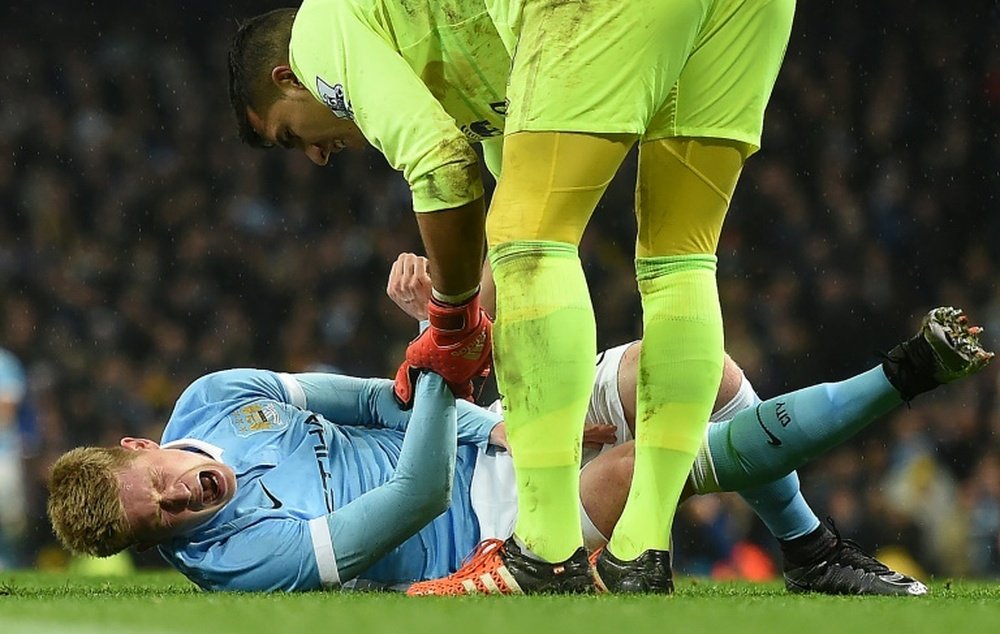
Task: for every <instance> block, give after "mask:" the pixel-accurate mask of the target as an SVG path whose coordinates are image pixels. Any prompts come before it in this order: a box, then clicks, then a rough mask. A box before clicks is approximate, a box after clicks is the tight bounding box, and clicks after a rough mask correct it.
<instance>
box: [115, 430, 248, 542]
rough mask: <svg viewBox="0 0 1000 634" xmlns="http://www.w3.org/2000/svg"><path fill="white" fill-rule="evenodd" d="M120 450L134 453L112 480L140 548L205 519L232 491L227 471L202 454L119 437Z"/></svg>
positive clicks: (231, 477) (230, 473) (233, 483)
mask: <svg viewBox="0 0 1000 634" xmlns="http://www.w3.org/2000/svg"><path fill="white" fill-rule="evenodd" d="M121 446H122V447H124V448H125V449H130V450H132V451H136V452H137V455H136V457H135V459H134V460H133V461H132V463H131V464H130V465H129V467H128V468H127V469H125V470H124V471H122V472H120V473H119V475H118V477H119V480H120V481H121V493H120V496H121V502H122V507H123V508H124V509H125V518H126V520H127V521H128V524H129V526H130V527H131V529H132V534H133V537H134V538H135V539H136V541H137V542H138V543H139V545H140V546H149V545H153V544H156V543H159V542H161V541H163V540H165V539H167V538H169V537H171V536H173V535H176V534H178V533H180V532H182V531H183V530H184V529H186V528H189V527H192V526H195V525H197V524H199V523H200V522H202V521H204V520H205V519H208V518H209V517H210V516H212V515H213V514H215V512H216V511H218V510H219V509H220V508H222V506H223V505H225V504H226V503H227V502H229V500H231V499H232V498H233V494H234V493H235V492H236V474H235V473H234V472H233V470H232V469H231V468H230V467H229V466H227V465H225V464H223V463H221V462H219V461H217V460H213V459H211V458H209V457H208V456H205V455H204V454H200V453H195V452H191V451H185V450H183V449H162V448H161V447H160V446H159V445H158V444H157V443H156V442H154V441H152V440H147V439H145V438H123V439H122V440H121Z"/></svg>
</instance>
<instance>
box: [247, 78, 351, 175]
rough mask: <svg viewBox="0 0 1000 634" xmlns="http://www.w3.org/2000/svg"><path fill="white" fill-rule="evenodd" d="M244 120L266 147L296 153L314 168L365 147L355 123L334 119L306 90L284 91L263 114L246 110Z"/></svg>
mask: <svg viewBox="0 0 1000 634" xmlns="http://www.w3.org/2000/svg"><path fill="white" fill-rule="evenodd" d="M247 120H248V121H249V122H250V125H251V126H252V127H253V129H254V131H255V132H256V133H257V134H258V135H259V136H260V137H261V139H263V141H264V143H265V144H267V145H268V146H270V147H282V148H285V149H286V150H298V151H300V152H303V153H304V154H305V155H306V156H307V157H309V160H311V161H312V162H313V163H315V164H317V165H326V164H327V163H328V162H329V161H330V157H331V156H332V155H334V154H337V153H339V152H340V151H342V150H345V149H351V150H360V149H364V148H365V147H366V146H367V145H368V141H367V140H366V139H365V137H364V135H362V134H361V130H360V129H359V128H358V126H357V125H356V124H355V123H354V121H352V120H350V119H342V118H340V117H337V116H336V115H335V114H333V113H332V112H331V111H330V109H329V108H328V107H327V106H326V105H324V104H322V103H320V102H318V101H316V99H314V98H313V96H312V94H311V93H310V92H309V91H308V90H306V89H305V88H294V87H293V88H291V89H287V90H285V91H283V92H282V94H281V96H280V97H279V98H278V99H277V100H276V101H275V102H274V103H272V104H271V105H270V106H269V107H268V108H267V111H266V112H264V113H263V114H260V113H257V112H256V111H254V110H252V109H248V110H247Z"/></svg>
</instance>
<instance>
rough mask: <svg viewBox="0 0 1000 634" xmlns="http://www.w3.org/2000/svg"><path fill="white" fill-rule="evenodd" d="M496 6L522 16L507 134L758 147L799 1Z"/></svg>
mask: <svg viewBox="0 0 1000 634" xmlns="http://www.w3.org/2000/svg"><path fill="white" fill-rule="evenodd" d="M508 2H509V4H508ZM491 4H492V5H493V6H492V7H491V13H492V14H493V15H494V16H496V15H497V14H499V15H508V16H517V20H516V24H514V25H513V26H511V25H506V26H507V28H510V29H511V31H512V35H513V36H514V37H515V38H516V45H515V46H516V47H515V50H514V51H513V63H512V66H511V76H510V84H509V86H508V89H507V97H508V99H509V100H510V105H509V108H508V112H507V121H506V133H507V134H511V133H514V132H521V131H563V132H592V133H633V134H638V135H640V136H641V137H642V140H643V141H650V140H654V139H660V138H664V137H675V136H697V137H710V138H723V139H732V140H735V141H742V142H744V143H747V144H749V145H751V146H752V147H753V148H754V149H757V148H758V147H759V146H760V135H761V128H762V126H763V119H764V108H765V106H766V105H767V101H768V98H769V97H770V95H771V90H772V88H773V87H774V81H775V78H776V77H777V74H778V69H779V68H780V66H781V61H782V58H783V57H784V54H785V48H786V47H787V45H788V38H789V34H790V32H791V26H792V16H793V13H794V9H795V2H794V0H626V1H622V0H575V1H574V0H566V1H562V2H555V1H551V0H545V1H537V0H492V2H491ZM518 4H519V5H520V6H517V5H518ZM498 5H505V6H498ZM498 28H501V30H502V28H503V27H502V26H501V25H498Z"/></svg>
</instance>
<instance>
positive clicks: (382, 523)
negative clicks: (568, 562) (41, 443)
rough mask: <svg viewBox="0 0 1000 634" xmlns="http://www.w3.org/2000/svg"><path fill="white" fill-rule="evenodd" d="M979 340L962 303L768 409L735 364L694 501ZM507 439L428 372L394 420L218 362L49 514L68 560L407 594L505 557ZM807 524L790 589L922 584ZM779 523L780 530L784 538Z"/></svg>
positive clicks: (625, 435) (828, 440) (839, 436)
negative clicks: (158, 431)
mask: <svg viewBox="0 0 1000 634" xmlns="http://www.w3.org/2000/svg"><path fill="white" fill-rule="evenodd" d="M979 332H980V329H979V328H976V327H970V326H968V324H967V320H966V318H965V316H964V315H963V314H962V313H961V311H958V310H955V309H951V308H939V309H935V310H933V311H931V312H930V313H928V315H927V316H926V317H925V319H924V322H923V325H922V326H921V329H920V331H919V332H918V333H917V335H916V336H914V337H913V338H912V339H910V340H909V341H907V342H904V343H902V344H900V345H899V346H897V347H896V348H894V349H893V350H892V351H890V352H889V354H888V355H887V358H886V359H885V360H884V361H883V362H882V363H881V364H880V365H879V366H876V367H875V368H872V369H871V370H868V371H867V372H864V373H862V374H859V375H857V376H855V377H852V378H849V379H847V380H845V381H840V382H837V383H826V384H822V385H816V386H812V387H808V388H805V389H803V390H799V391H796V392H792V393H790V394H786V395H783V396H780V397H778V398H774V399H770V400H768V401H764V402H762V403H761V402H759V400H758V399H757V398H756V396H755V395H754V394H753V390H752V388H751V387H750V386H749V383H747V381H746V379H745V378H744V377H742V373H740V375H739V385H738V387H737V389H736V390H735V394H734V395H733V396H732V397H731V398H728V399H726V402H725V403H723V404H722V406H720V407H717V408H716V413H715V414H714V415H713V421H717V422H715V424H713V425H711V426H710V427H709V430H708V433H707V434H706V436H705V438H704V441H703V444H702V446H701V449H700V450H699V453H698V459H697V461H696V463H695V465H694V468H693V469H692V472H691V477H690V480H689V483H688V486H687V488H686V490H685V492H684V496H685V497H686V496H690V495H696V494H703V493H712V492H716V491H742V492H743V493H744V496H745V497H747V498H748V499H751V498H753V497H754V495H755V494H753V493H751V492H753V491H755V490H760V488H761V487H762V486H764V485H767V484H768V483H771V482H774V481H776V480H779V479H781V478H783V477H786V476H787V475H788V474H790V473H791V472H792V471H793V470H794V469H795V468H797V467H799V466H801V465H802V464H803V463H805V462H806V461H808V460H809V459H810V458H812V457H814V456H816V455H818V454H819V453H821V452H823V451H825V450H827V449H829V448H831V447H833V446H836V445H837V444H839V443H841V442H843V441H844V440H845V439H846V438H848V437H850V436H851V435H852V434H854V433H856V432H857V431H858V430H860V429H862V428H864V427H865V426H866V425H868V424H869V423H871V422H873V421H874V420H875V419H877V418H878V417H879V416H881V415H883V414H885V413H887V412H889V411H890V410H892V409H893V408H895V407H898V406H899V405H901V404H902V403H904V402H907V401H909V400H911V399H912V398H914V397H915V396H917V395H918V394H920V393H922V392H925V391H928V390H930V389H933V388H934V387H936V386H938V385H940V384H942V383H946V382H949V381H952V380H955V379H958V378H961V377H964V376H967V375H969V374H972V373H974V372H976V371H978V370H980V369H981V368H982V367H984V366H985V365H986V363H987V362H988V361H989V360H990V358H991V357H992V354H991V353H988V352H986V351H985V350H983V348H982V347H981V346H980V345H979V341H978V336H979ZM634 348H635V345H634V344H631V345H629V346H622V347H619V348H616V349H612V350H609V351H607V352H606V353H604V354H602V355H601V356H600V357H599V358H598V371H597V380H596V382H595V386H594V393H593V398H592V400H591V407H590V411H589V413H588V425H589V427H588V433H587V435H586V437H585V442H586V443H587V444H588V445H589V446H602V445H606V446H603V448H602V449H601V450H600V451H593V450H591V451H582V452H581V458H582V459H581V467H582V470H581V474H580V477H581V501H580V502H581V517H582V522H583V525H584V527H585V529H584V530H585V534H586V539H587V545H588V547H589V548H591V549H595V548H598V547H600V546H601V545H602V544H603V543H604V541H605V537H604V536H606V535H609V534H610V532H611V530H612V528H613V526H614V523H615V521H616V520H617V518H618V514H619V513H620V512H621V509H622V507H623V505H624V503H625V499H626V497H627V494H628V486H629V481H630V478H631V469H632V456H631V447H632V442H631V440H629V437H630V434H631V425H632V422H633V421H632V420H631V412H632V410H631V406H632V403H633V398H632V397H631V396H630V394H629V390H630V389H631V387H627V388H626V389H624V390H623V389H622V386H632V385H634V382H635V376H634V374H635V371H636V364H635V352H634ZM505 444H506V443H505V437H504V428H503V424H502V414H501V413H500V412H499V404H494V405H493V406H492V407H491V408H489V409H486V408H481V407H478V406H476V405H474V404H472V403H468V402H466V401H457V402H456V400H455V398H454V397H453V395H452V394H451V392H450V391H449V390H448V388H447V386H446V385H445V383H444V381H443V380H442V379H441V378H440V377H438V376H437V375H434V374H430V373H423V374H421V375H420V377H419V379H418V382H417V388H416V398H415V402H414V405H413V407H412V409H410V410H403V409H401V408H400V406H399V405H398V403H397V401H396V400H395V398H394V396H393V383H392V381H391V380H386V379H360V378H354V377H349V376H341V375H336V374H325V373H303V374H287V373H277V372H271V371H267V370H249V369H236V370H225V371H221V372H216V373H213V374H209V375H206V376H204V377H202V378H200V379H198V380H197V381H195V382H194V383H192V384H191V386H189V387H188V388H187V389H186V390H185V391H184V392H183V393H182V394H181V396H180V397H179V399H178V401H177V403H176V406H175V409H174V411H173V413H172V415H171V417H170V419H169V420H168V422H167V425H166V428H165V429H164V432H163V436H162V438H161V440H160V442H159V443H157V442H154V441H152V440H146V439H137V438H123V439H122V440H121V443H120V446H119V447H108V448H99V447H84V448H78V449H74V450H72V451H70V452H68V453H67V454H65V455H63V456H62V457H61V458H60V459H59V460H58V461H57V462H56V464H55V465H54V467H53V470H52V474H51V478H50V492H49V503H48V510H49V516H50V518H51V520H52V524H53V527H54V528H55V532H56V534H57V535H58V536H59V538H60V539H61V540H62V542H63V543H64V544H65V545H66V546H67V547H68V548H70V549H71V550H73V551H75V552H80V553H88V554H93V555H98V556H107V555H111V554H113V553H115V552H118V551H120V550H123V549H125V548H128V547H130V546H137V547H139V548H149V547H153V546H156V547H157V548H158V549H159V551H160V553H161V554H162V556H163V557H164V558H165V559H166V560H167V561H168V562H169V563H170V564H171V565H173V566H174V567H175V568H177V569H178V570H179V571H180V572H182V573H183V574H184V575H185V576H187V577H188V578H189V579H191V580H192V581H193V582H194V583H196V584H197V585H198V586H200V587H202V588H204V589H209V590H255V591H273V590H285V591H293V590H311V589H319V588H338V587H356V588H367V587H394V588H404V587H406V586H408V585H409V584H411V583H412V582H419V581H421V580H429V579H435V578H438V577H442V576H444V575H448V574H449V573H452V572H454V571H456V570H458V569H459V567H460V565H461V563H462V561H463V558H465V557H466V556H467V555H468V554H469V553H470V552H473V551H474V550H475V551H476V552H477V555H478V556H480V557H489V556H491V553H495V550H496V549H497V548H499V547H503V545H504V542H503V541H501V540H506V539H507V538H508V537H510V535H511V533H512V531H513V526H514V521H515V517H514V515H515V514H516V500H515V488H514V485H513V465H512V461H511V459H510V455H509V453H507V452H506V451H505ZM797 485H798V483H797V481H796V482H795V493H794V495H793V496H792V498H795V499H789V498H781V497H780V496H775V498H774V499H772V500H764V501H761V504H763V505H764V506H765V507H768V506H770V507H773V508H779V509H780V507H783V506H784V507H787V506H794V505H795V504H796V499H797V498H800V496H801V494H799V493H798V488H797ZM803 504H804V503H803ZM756 508H757V509H758V512H759V510H760V507H759V506H758V507H756ZM806 508H808V507H806ZM775 517H777V518H779V520H780V518H781V514H780V513H777V514H775ZM811 517H814V516H812V515H811V512H809V513H808V514H805V517H803V514H802V513H801V512H800V513H799V517H798V520H797V521H798V523H799V524H800V525H801V526H800V527H799V530H800V531H802V530H804V531H805V532H804V533H802V532H800V534H799V535H798V536H795V537H791V538H789V539H783V541H782V542H781V544H782V550H783V554H784V556H785V579H786V585H787V587H788V588H789V589H790V590H792V591H814V592H826V593H855V594H910V595H913V594H923V593H925V592H926V588H925V586H924V585H923V584H921V583H920V582H918V581H916V580H913V579H910V578H908V577H906V576H904V575H900V574H898V573H894V572H893V571H891V570H889V569H888V568H887V567H885V566H883V565H881V564H880V563H879V562H878V561H877V560H875V559H873V558H871V557H869V556H867V555H865V554H864V553H862V552H861V551H860V550H858V549H857V548H856V547H854V546H853V545H852V544H850V543H849V542H846V541H843V540H841V539H840V538H839V536H837V535H834V534H832V533H831V532H830V531H829V530H828V529H827V528H826V527H824V526H821V525H819V524H818V522H811V521H809V518H811ZM779 523H780V522H779ZM794 523H795V522H789V524H788V526H791V525H792V524H794ZM813 524H815V525H813ZM788 526H785V527H783V528H779V529H778V530H776V529H775V528H774V527H773V526H771V528H772V532H774V533H775V534H776V535H777V536H779V537H780V536H781V533H782V532H783V531H784V530H790V529H789V528H788ZM786 534H787V533H786ZM477 543H479V544H480V546H479V547H478V548H477V547H476V544H477ZM487 576H489V575H487ZM451 582H453V583H455V584H457V586H459V587H460V588H461V589H460V590H458V591H456V592H462V591H469V590H470V585H471V587H472V588H473V589H475V590H478V591H481V592H491V591H498V590H505V589H506V590H507V591H512V590H513V591H516V588H504V587H502V586H505V585H507V581H506V580H505V579H502V578H495V577H490V578H489V579H485V578H483V579H476V580H472V581H470V580H454V579H453V580H451ZM435 583H437V584H440V583H442V582H440V581H438V582H435ZM434 590H435V592H438V593H439V592H440V587H436V588H435V589H434ZM542 590H544V589H542ZM411 591H412V592H414V593H418V592H422V586H421V585H419V584H416V585H414V586H411Z"/></svg>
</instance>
